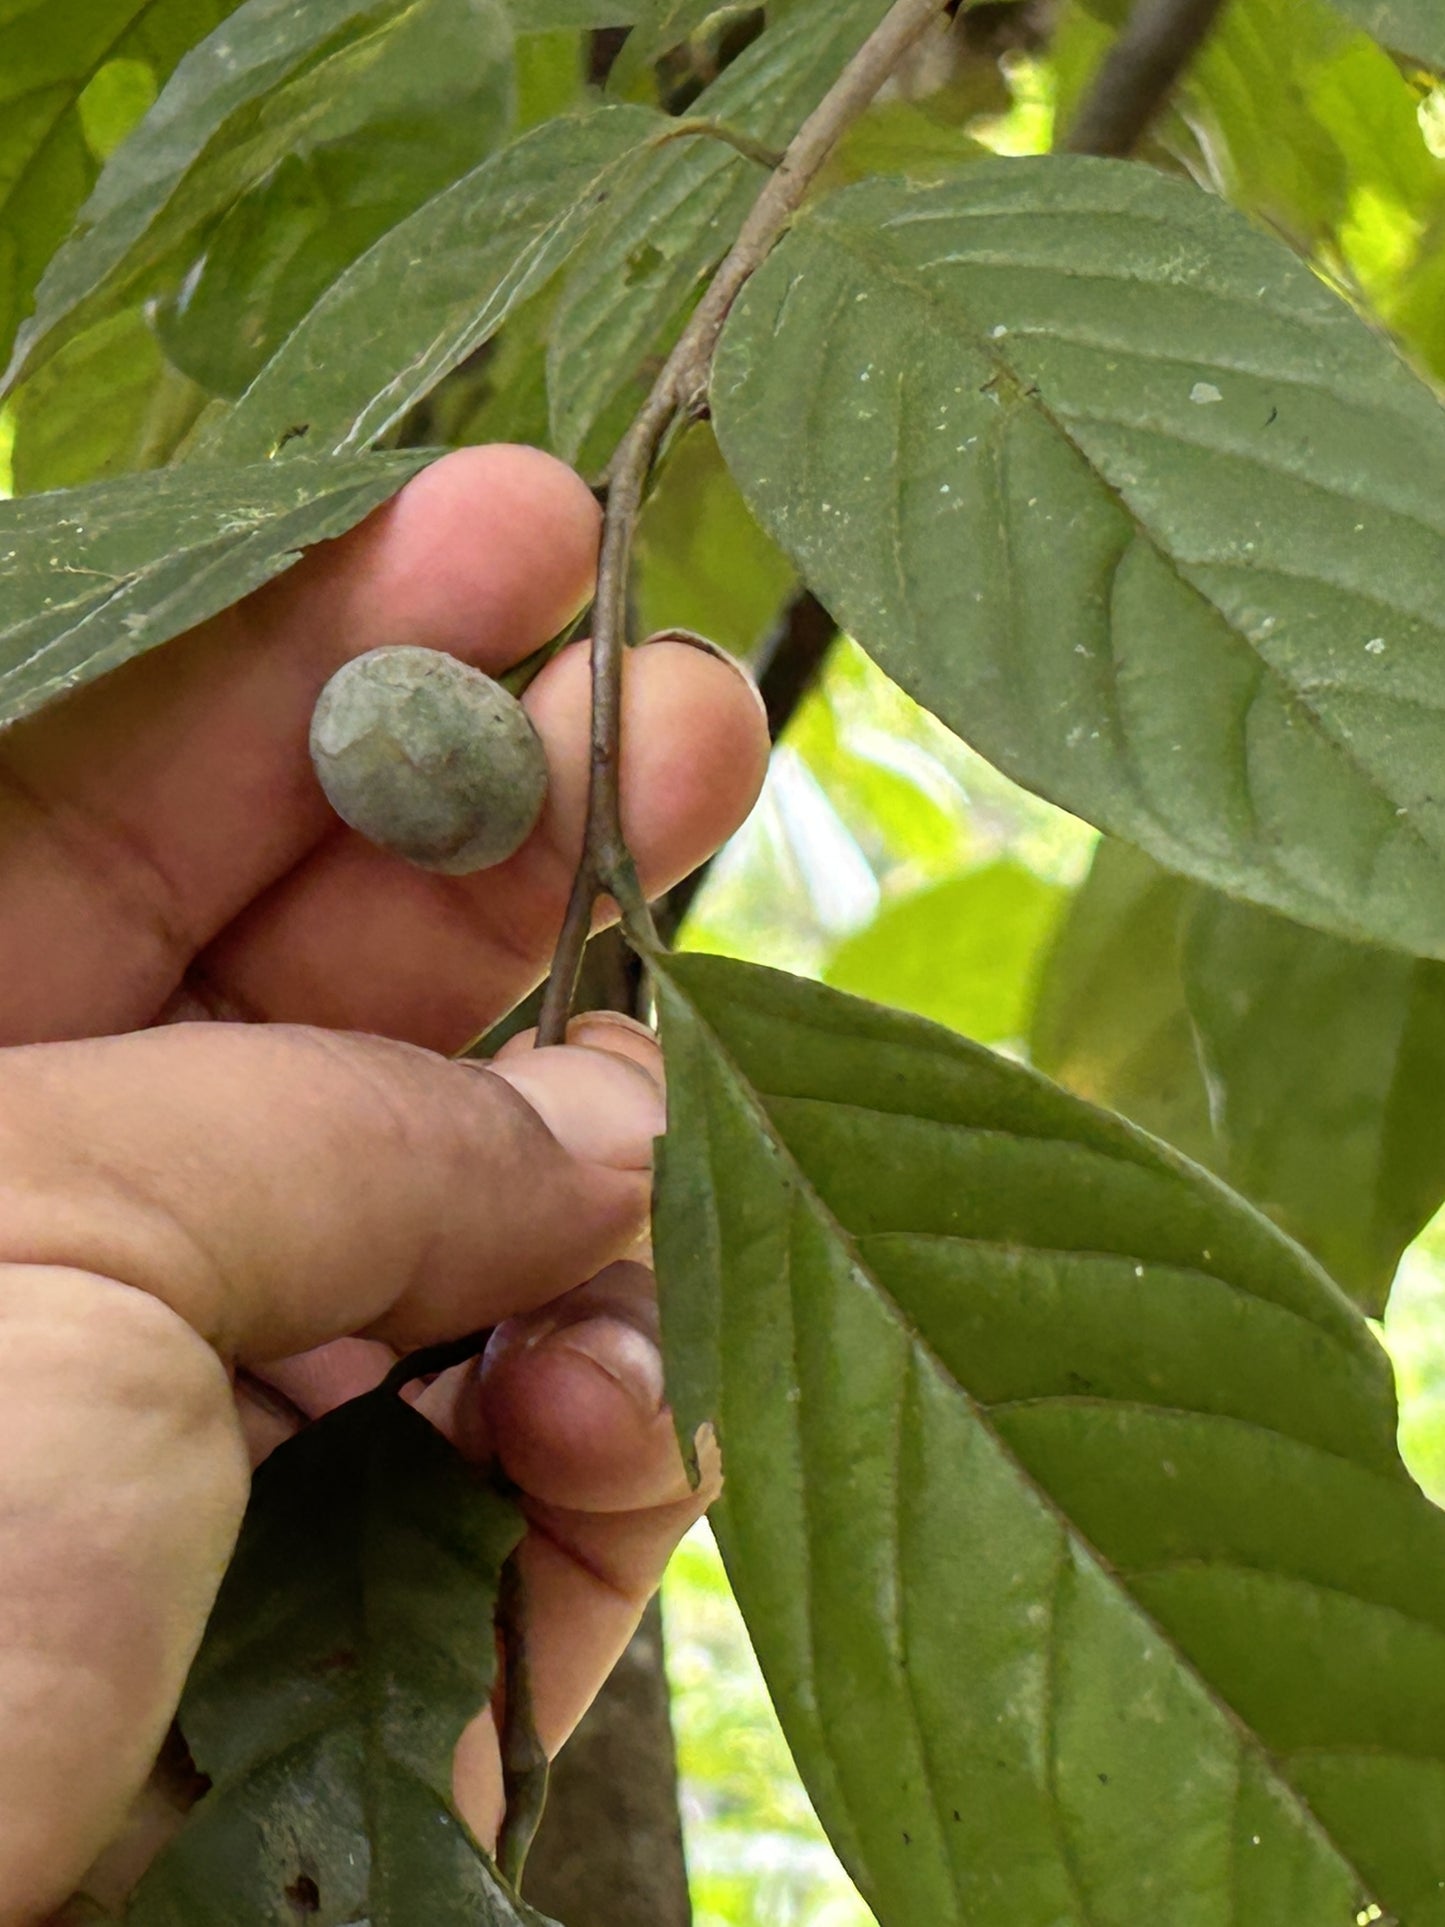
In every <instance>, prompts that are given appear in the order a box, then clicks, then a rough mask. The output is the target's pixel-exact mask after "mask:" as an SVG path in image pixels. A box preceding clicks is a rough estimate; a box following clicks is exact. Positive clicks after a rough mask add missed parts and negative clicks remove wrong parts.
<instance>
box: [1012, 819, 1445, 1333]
mask: <svg viewBox="0 0 1445 1927" xmlns="http://www.w3.org/2000/svg"><path fill="white" fill-rule="evenodd" d="M1033 1056H1034V1062H1035V1063H1036V1064H1038V1066H1039V1067H1040V1069H1042V1070H1046V1071H1048V1072H1049V1074H1050V1075H1051V1076H1054V1077H1057V1078H1058V1079H1059V1080H1060V1082H1062V1083H1064V1084H1067V1085H1068V1086H1069V1087H1070V1089H1072V1090H1075V1091H1077V1092H1078V1093H1079V1094H1080V1095H1081V1096H1084V1097H1088V1098H1091V1099H1092V1100H1093V1101H1094V1102H1096V1103H1100V1104H1106V1105H1108V1106H1109V1107H1111V1108H1112V1109H1116V1110H1121V1111H1123V1112H1124V1113H1125V1115H1126V1116H1128V1117H1131V1118H1132V1119H1133V1120H1134V1121H1135V1122H1136V1123H1138V1124H1142V1125H1144V1126H1145V1127H1146V1128H1147V1129H1149V1130H1152V1131H1155V1132H1157V1133H1158V1135H1160V1136H1161V1137H1165V1138H1167V1139H1168V1140H1169V1142H1170V1143H1172V1144H1175V1145H1177V1146H1179V1147H1180V1148H1181V1149H1183V1150H1186V1151H1187V1152H1188V1153H1189V1155H1190V1156H1192V1157H1196V1158H1198V1159H1199V1160H1200V1161H1201V1162H1202V1163H1205V1164H1208V1165H1209V1166H1210V1168H1211V1169H1212V1170H1214V1171H1217V1172H1218V1173H1219V1175H1220V1176H1221V1177H1222V1178H1224V1179H1225V1180H1226V1182H1227V1183H1229V1184H1230V1185H1232V1186H1233V1188H1234V1189H1235V1190H1236V1191H1240V1192H1242V1193H1243V1194H1244V1196H1245V1197H1247V1198H1248V1199H1249V1200H1250V1201H1251V1202H1252V1203H1253V1204H1256V1205H1258V1206H1259V1207H1260V1208H1261V1209H1262V1210H1264V1211H1266V1212H1268V1214H1269V1216H1270V1217H1271V1218H1273V1219H1274V1221H1275V1223H1276V1224H1278V1225H1280V1226H1281V1227H1282V1229H1284V1230H1285V1231H1287V1232H1288V1233H1289V1234H1290V1236H1291V1237H1293V1238H1297V1239H1298V1240H1299V1241H1300V1243H1301V1244H1303V1245H1305V1246H1306V1247H1307V1248H1308V1249H1309V1250H1310V1251H1312V1252H1313V1253H1314V1255H1315V1256H1316V1257H1317V1258H1318V1259H1319V1260H1320V1262H1321V1264H1323V1265H1324V1267H1325V1268H1326V1270H1327V1271H1329V1272H1330V1274H1331V1275H1332V1276H1333V1277H1334V1278H1335V1279H1336V1280H1337V1281H1338V1282H1339V1283H1340V1284H1342V1285H1343V1286H1344V1287H1345V1288H1346V1290H1348V1291H1349V1292H1350V1293H1351V1295H1352V1296H1353V1297H1354V1298H1355V1299H1356V1300H1357V1302H1358V1303H1359V1304H1360V1305H1361V1306H1362V1307H1363V1308H1364V1309H1365V1310H1366V1311H1367V1312H1370V1313H1371V1314H1374V1315H1378V1314H1379V1313H1380V1312H1381V1311H1382V1310H1383V1308H1384V1305H1385V1301H1386V1299H1387V1298H1388V1296H1389V1292H1390V1286H1391V1283H1392V1281H1393V1279H1394V1276H1395V1271H1396V1268H1397V1266H1398V1265H1399V1262H1400V1258H1401V1256H1402V1254H1403V1253H1404V1250H1405V1247H1406V1246H1407V1245H1408V1244H1409V1243H1410V1242H1411V1240H1412V1239H1413V1238H1414V1237H1415V1236H1416V1235H1417V1234H1418V1233H1419V1231H1420V1229H1421V1227H1422V1226H1423V1225H1424V1224H1426V1223H1427V1221H1428V1220H1429V1219H1430V1217H1431V1216H1432V1215H1433V1213H1434V1212H1435V1209H1436V1207H1437V1206H1438V1205H1439V1204H1440V1201H1441V1199H1442V1198H1445V1118H1442V1116H1441V1113H1440V1106H1439V1101H1438V1094H1439V1090H1440V1087H1441V1084H1442V1082H1445V968H1442V966H1441V965H1439V964H1437V963H1432V962H1426V961H1422V960H1420V959H1416V958H1412V957H1405V956H1402V955H1401V954H1400V953H1399V952H1398V951H1394V950H1385V949H1383V948H1381V947H1379V946H1377V945H1373V944H1356V943H1347V942H1344V941H1343V940H1342V939H1340V938H1338V937H1330V936H1326V935H1324V934H1323V933H1322V932H1320V931H1318V930H1309V929H1306V928H1305V927H1304V926H1303V925H1302V924H1298V923H1291V922H1290V921H1289V919H1288V918H1285V917H1278V916H1275V915H1274V914H1273V913H1272V912H1270V911H1267V910H1258V909H1256V908H1254V907H1253V906H1252V905H1250V904H1244V903H1236V902H1233V901H1231V900H1230V899H1229V898H1228V897H1224V896H1221V895H1219V894H1218V893H1217V892H1216V891H1213V890H1208V889H1205V888H1204V887H1203V886H1202V885H1199V884H1192V883H1188V882H1186V881H1185V880H1184V879H1183V878H1182V877H1176V876H1171V875H1170V874H1169V873H1168V872H1167V871H1165V870H1161V869H1160V868H1159V867H1158V865H1157V864H1155V863H1152V862H1151V861H1150V859H1149V858H1148V857H1146V856H1143V855H1141V854H1140V853H1139V852H1138V851H1136V850H1130V849H1128V848H1127V847H1125V846H1124V845H1122V844H1109V843H1105V844H1103V845H1101V847H1100V849H1099V853H1098V855H1097V857H1096V858H1095V862H1094V868H1093V870H1092V871H1091V873H1090V875H1089V879H1088V881H1087V882H1086V884H1085V885H1084V887H1083V889H1082V890H1081V891H1080V893H1079V895H1078V897H1077V899H1076V900H1075V903H1074V905H1073V907H1072V909H1071V912H1070V915H1069V917H1068V919H1067V921H1066V922H1065V924H1064V927H1063V930H1062V932H1061V935H1060V938H1059V941H1058V943H1057V945H1056V946H1055V948H1054V950H1053V952H1052V954H1051V955H1050V957H1049V960H1048V965H1047V968H1046V971H1045V974H1044V979H1043V987H1042V992H1041V995H1040V999H1039V1004H1038V1008H1037V1010H1036V1012H1035V1017H1034V1035H1033Z"/></svg>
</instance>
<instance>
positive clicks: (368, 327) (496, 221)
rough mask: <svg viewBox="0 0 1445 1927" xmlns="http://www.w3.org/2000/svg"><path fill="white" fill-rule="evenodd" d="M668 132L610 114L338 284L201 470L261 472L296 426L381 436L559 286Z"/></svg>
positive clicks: (208, 440)
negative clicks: (599, 221)
mask: <svg viewBox="0 0 1445 1927" xmlns="http://www.w3.org/2000/svg"><path fill="white" fill-rule="evenodd" d="M665 126H666V122H665V120H664V119H663V117H662V116H661V115H660V114H657V113H654V112H653V111H652V110H651V109H649V108H644V107H627V106H621V107H603V108H598V109H596V110H595V111H594V112H592V113H589V114H583V115H577V116H575V117H574V116H569V117H564V118H561V119H558V120H554V121H549V122H547V123H545V124H544V125H543V126H541V127H539V128H536V129H534V130H533V131H532V132H531V133H530V134H526V135H523V137H522V138H521V139H520V140H518V141H515V142H513V143H512V144H511V146H509V147H506V148H503V149H502V150H501V151H500V152H499V153H497V154H495V155H493V156H492V157H491V158H490V159H489V160H488V161H485V162H484V163H483V164H482V165H481V166H480V167H479V168H477V169H475V170H474V171H473V172H472V173H471V174H469V175H466V176H464V177H463V178H462V179H461V180H459V181H457V182H456V183H455V184H454V185H453V186H452V187H451V188H449V189H447V190H446V191H445V192H444V193H442V194H439V195H437V196H436V197H435V198H434V199H433V200H431V201H429V202H428V203H427V204H426V206H424V207H422V208H419V209H418V210H417V212H416V213H415V214H413V215H412V216H411V217H410V218H409V219H408V220H406V221H403V222H402V223H400V224H399V225H398V226H397V227H395V228H393V229H392V230H391V232H390V233H389V234H387V235H385V236H383V237H382V239H381V240H379V241H378V242H377V243H376V244H375V245H374V246H373V247H371V248H370V249H369V250H368V251H367V252H366V253H365V254H363V255H362V256H361V257H360V258H359V259H358V260H357V261H355V262H354V263H353V264H352V266H351V267H350V268H349V269H348V270H347V271H346V272H345V273H344V274H342V275H341V276H340V277H339V279H338V280H337V281H336V282H335V283H334V285H333V286H332V287H331V288H329V289H328V290H327V292H326V293H325V294H324V295H323V296H322V297H321V299H320V300H319V301H318V302H317V304H316V306H315V307H314V308H313V309H312V310H311V311H310V312H309V313H308V314H307V315H306V316H305V317H304V318H303V320H302V321H301V322H300V323H299V324H298V326H297V327H296V328H295V330H294V331H293V332H292V333H291V335H290V336H289V337H288V338H287V339H286V341H285V342H284V343H283V344H282V345H281V347H280V348H279V349H278V351H277V353H276V354H275V355H274V356H273V358H272V359H271V361H270V362H268V364H267V365H266V367H265V368H264V369H262V371H261V373H260V374H259V375H258V376H257V378H256V380H255V381H254V382H253V383H252V385H251V387H250V388H249V389H248V390H247V392H246V393H245V394H244V395H243V396H242V397H241V398H240V400H239V401H238V402H237V404H236V405H235V407H234V408H233V409H231V410H230V412H229V413H227V414H224V415H221V416H219V417H218V418H217V420H216V421H215V423H214V425H212V426H210V427H208V428H207V429H206V430H205V431H204V432H203V434H202V435H201V436H200V437H199V438H198V440H197V443H196V446H195V450H194V453H195V454H196V456H197V457H198V458H204V459H205V460H206V461H258V460H262V459H264V458H265V456H267V455H268V454H269V453H270V452H271V451H272V449H273V448H274V447H275V446H276V443H277V441H278V438H279V437H281V436H282V435H284V434H285V433H286V432H287V430H288V429H289V428H291V427H293V426H301V427H304V429H305V431H306V434H305V445H306V446H307V447H308V448H320V449H334V450H338V451H347V450H354V449H357V448H360V447H364V446H365V445H366V443H367V442H368V441H371V440H373V439H374V438H375V437H377V436H378V435H381V434H383V433H384V432H385V431H386V430H387V429H389V428H391V427H392V426H394V425H395V424H396V423H397V422H398V421H399V420H400V419H401V418H402V416H403V415H405V413H406V412H407V410H408V409H409V408H411V407H412V405H413V404H414V403H415V402H417V401H419V400H420V399H421V397H422V396H423V395H424V394H426V392H427V391H428V389H429V388H430V387H432V385H433V384H434V383H435V382H437V381H438V380H440V378H441V377H442V376H443V375H445V374H446V373H448V371H449V370H450V369H452V368H454V367H456V366H457V364H458V363H459V362H461V361H463V360H464V359H465V358H466V356H467V355H469V354H471V353H472V352H473V351H474V350H475V349H477V348H479V347H480V346H481V345H482V343H483V342H485V341H486V340H488V339H489V338H490V336H491V335H493V334H494V333H495V332H496V330H497V329H498V328H499V327H500V326H501V325H502V323H503V322H504V321H505V320H506V318H507V316H508V315H509V314H510V313H511V312H512V311H513V310H514V309H515V308H516V307H517V306H519V305H520V303H521V302H523V301H524V300H525V299H526V298H527V296H528V295H530V294H532V293H534V292H535V291H536V290H537V289H539V288H540V287H541V286H542V285H543V283H544V282H545V281H547V280H548V279H549V278H550V276H551V275H552V274H553V273H554V272H555V271H556V269H557V268H558V267H559V266H560V265H561V263H562V262H563V261H565V260H566V259H567V257H568V255H569V254H570V253H571V252H572V250H573V249H574V248H575V247H576V246H577V244H578V242H579V241H580V240H581V238H582V236H583V235H584V234H585V232H586V230H587V225H588V223H589V222H590V221H591V220H592V219H593V218H594V217H595V215H596V213H597V211H598V209H599V208H601V207H602V206H603V205H604V203H605V202H606V201H607V200H608V198H609V197H610V196H611V195H612V194H613V193H614V192H615V191H616V189H617V185H618V182H617V176H618V174H619V171H620V169H621V166H622V163H623V162H624V161H625V160H626V159H627V158H628V157H629V156H630V155H631V154H632V153H633V151H634V150H635V149H636V148H637V147H638V146H639V145H640V144H641V143H643V142H645V141H646V140H648V139H649V138H650V137H652V136H653V135H655V134H656V133H658V132H659V131H660V130H661V129H663V128H664V127H665ZM401 287H404V288H405V290H406V298H405V300H398V298H397V290H398V288H401Z"/></svg>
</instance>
